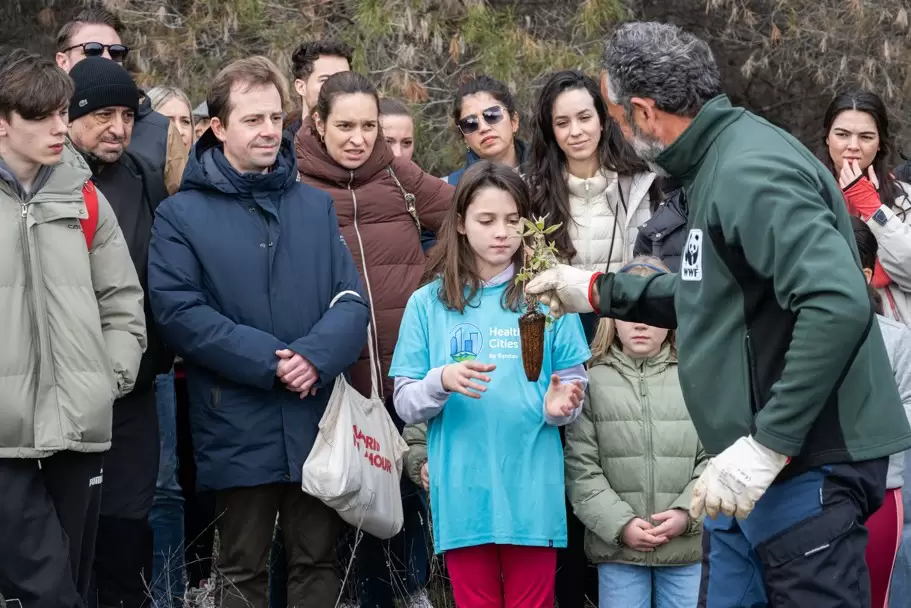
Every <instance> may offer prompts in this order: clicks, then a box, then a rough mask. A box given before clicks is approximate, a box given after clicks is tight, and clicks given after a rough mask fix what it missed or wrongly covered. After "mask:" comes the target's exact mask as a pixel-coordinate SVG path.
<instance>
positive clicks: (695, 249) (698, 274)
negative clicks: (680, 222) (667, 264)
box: [680, 228, 702, 281]
mask: <svg viewBox="0 0 911 608" xmlns="http://www.w3.org/2000/svg"><path fill="white" fill-rule="evenodd" d="M680 278H681V279H682V280H684V281H701V280H702V230H699V229H698V228H693V229H692V230H690V233H689V234H688V235H687V237H686V246H685V247H684V248H683V264H681V265H680Z"/></svg>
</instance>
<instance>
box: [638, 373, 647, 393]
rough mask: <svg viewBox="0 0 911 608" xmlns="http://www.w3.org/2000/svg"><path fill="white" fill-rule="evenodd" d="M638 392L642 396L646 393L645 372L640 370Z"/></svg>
mask: <svg viewBox="0 0 911 608" xmlns="http://www.w3.org/2000/svg"><path fill="white" fill-rule="evenodd" d="M639 394H640V395H642V396H643V397H645V396H646V394H647V393H646V391H645V372H644V371H642V370H640V371H639Z"/></svg>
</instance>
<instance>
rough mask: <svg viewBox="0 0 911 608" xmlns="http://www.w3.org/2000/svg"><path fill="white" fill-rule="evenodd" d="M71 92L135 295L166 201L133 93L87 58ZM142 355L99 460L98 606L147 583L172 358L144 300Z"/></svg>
mask: <svg viewBox="0 0 911 608" xmlns="http://www.w3.org/2000/svg"><path fill="white" fill-rule="evenodd" d="M70 77H71V78H72V79H73V82H74V83H75V93H74V94H73V97H72V99H71V102H70V111H69V120H70V128H69V134H70V139H71V140H72V142H73V144H74V145H75V146H76V148H77V149H78V150H79V152H80V153H82V155H83V156H84V157H85V159H86V161H87V162H88V164H89V168H90V169H91V170H92V180H93V181H94V182H95V185H96V186H97V187H98V189H99V190H101V192H102V193H103V194H104V195H105V197H107V199H108V201H110V203H111V207H113V209H114V213H115V214H116V215H117V220H118V222H119V223H120V228H121V230H122V231H123V234H124V237H125V239H126V241H127V247H128V248H129V250H130V255H131V257H132V258H133V264H134V265H135V267H136V272H137V274H138V275H139V281H140V283H141V284H142V288H143V290H144V291H145V292H146V293H148V283H147V265H148V251H149V239H150V237H151V231H152V218H153V216H154V212H155V208H156V207H157V206H158V203H160V202H161V201H162V200H163V199H164V198H166V197H167V191H166V190H165V185H164V178H163V175H162V172H161V170H160V169H158V168H155V167H152V166H151V165H150V164H149V163H148V161H146V160H145V159H144V158H142V157H141V156H138V155H136V154H133V153H131V152H129V151H128V150H127V147H128V146H129V144H130V137H131V135H132V131H133V124H134V121H135V117H136V113H137V111H138V108H139V98H140V93H139V89H137V87H136V84H135V83H134V82H133V79H132V78H131V77H130V75H129V74H128V73H127V72H126V70H124V69H123V68H122V67H121V66H120V65H119V64H117V63H115V62H114V61H111V60H110V59H106V58H104V57H87V58H85V59H83V60H82V61H80V62H79V63H77V64H76V65H75V66H74V67H73V69H72V70H71V71H70ZM145 310H146V323H147V331H148V338H149V339H148V349H147V350H146V352H145V354H144V355H143V358H142V363H141V365H140V368H139V373H138V377H137V379H136V385H135V387H134V389H133V391H132V392H131V393H130V394H128V395H126V396H124V397H123V398H121V399H119V400H118V401H116V402H115V403H114V420H113V433H112V438H111V450H110V452H108V453H107V454H106V456H105V462H104V484H103V488H102V499H101V517H100V520H99V525H98V539H97V542H96V554H95V582H96V590H94V593H93V594H92V596H93V597H97V598H98V606H99V607H108V606H120V607H122V608H140V607H141V606H144V605H146V602H147V598H146V583H147V581H149V580H151V569H152V538H151V536H152V533H151V528H150V527H149V522H148V516H149V510H150V509H151V507H152V500H153V498H154V494H155V481H156V478H157V474H158V456H159V438H158V416H157V412H156V405H155V387H154V381H155V376H156V375H158V374H160V373H167V371H168V370H169V369H170V367H171V363H172V362H173V359H174V357H173V354H171V353H169V352H168V351H167V348H166V347H165V346H164V345H163V343H162V342H161V340H160V339H159V338H158V333H157V332H156V330H155V327H154V325H155V323H154V320H153V319H152V316H151V313H150V309H149V303H148V296H146V299H145Z"/></svg>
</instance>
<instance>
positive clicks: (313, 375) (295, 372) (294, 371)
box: [275, 348, 319, 399]
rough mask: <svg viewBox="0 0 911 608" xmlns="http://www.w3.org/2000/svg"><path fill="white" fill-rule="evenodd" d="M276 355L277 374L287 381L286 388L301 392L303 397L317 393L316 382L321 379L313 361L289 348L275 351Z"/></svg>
mask: <svg viewBox="0 0 911 608" xmlns="http://www.w3.org/2000/svg"><path fill="white" fill-rule="evenodd" d="M275 356H277V357H278V367H277V368H276V369H275V375H276V376H277V377H278V379H279V380H281V381H282V382H284V383H285V388H287V389H288V390H289V391H292V392H295V393H300V398H301V399H305V398H307V397H308V396H310V395H315V394H316V387H315V386H314V384H316V383H317V381H318V380H319V372H318V371H317V370H316V368H315V367H314V366H313V364H312V363H310V362H309V361H307V359H306V358H305V357H303V356H301V355H299V354H297V353H296V352H294V351H292V350H289V349H287V348H286V349H284V350H277V351H275Z"/></svg>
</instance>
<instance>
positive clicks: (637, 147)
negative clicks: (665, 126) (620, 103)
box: [629, 122, 670, 177]
mask: <svg viewBox="0 0 911 608" xmlns="http://www.w3.org/2000/svg"><path fill="white" fill-rule="evenodd" d="M630 127H631V129H632V131H633V137H632V139H631V140H630V142H629V143H630V145H631V146H632V147H633V150H634V151H635V152H636V155H637V156H638V157H639V158H641V159H642V160H644V161H645V163H646V164H647V165H648V167H649V169H651V170H652V171H653V172H654V173H657V174H658V175H660V176H661V177H670V174H669V173H668V172H667V171H666V170H665V169H664V167H662V166H661V165H659V164H658V163H657V162H656V161H657V159H658V157H659V156H661V153H662V152H664V151H665V150H667V145H665V144H663V143H661V142H660V141H658V139H657V138H655V137H652V136H651V135H649V134H647V133H645V131H642V130H641V129H639V127H637V126H636V125H635V123H632V122H631V123H630Z"/></svg>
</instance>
